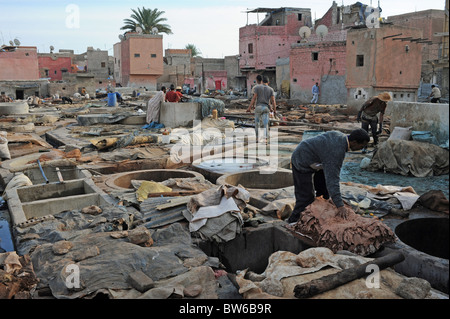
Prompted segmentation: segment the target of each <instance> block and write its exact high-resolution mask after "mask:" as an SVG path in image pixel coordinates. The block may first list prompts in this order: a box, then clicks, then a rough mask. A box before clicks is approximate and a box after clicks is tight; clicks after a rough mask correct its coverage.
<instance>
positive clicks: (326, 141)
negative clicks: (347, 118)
mask: <svg viewBox="0 0 450 319" xmlns="http://www.w3.org/2000/svg"><path fill="white" fill-rule="evenodd" d="M369 140H370V137H369V134H368V133H367V132H366V131H365V130H363V129H356V130H354V131H352V132H351V133H350V135H345V134H344V133H342V132H339V131H329V132H325V133H322V134H320V135H318V136H315V137H312V138H309V139H306V140H304V141H302V142H300V144H299V145H298V146H297V148H296V149H295V150H294V152H293V153H292V158H291V164H292V175H293V178H294V190H295V207H294V210H293V211H292V214H291V216H290V217H289V219H288V222H289V223H294V222H297V221H298V220H299V218H300V214H301V212H302V211H304V210H305V208H306V207H307V206H308V205H310V204H311V203H312V202H314V199H315V198H316V197H319V196H323V198H325V199H328V198H330V197H331V199H332V200H333V203H334V205H336V207H337V209H338V212H337V216H339V217H341V218H344V219H345V218H347V210H346V208H345V207H344V202H343V201H342V197H341V189H340V185H339V183H340V173H341V168H342V163H343V162H344V158H345V153H346V152H348V151H350V150H352V151H357V150H360V149H362V148H363V147H366V146H367V143H368V142H369Z"/></svg>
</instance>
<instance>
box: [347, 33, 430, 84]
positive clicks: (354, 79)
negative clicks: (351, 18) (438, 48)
mask: <svg viewBox="0 0 450 319" xmlns="http://www.w3.org/2000/svg"><path fill="white" fill-rule="evenodd" d="M400 33H401V34H402V35H401V37H408V36H410V37H413V38H420V37H422V30H420V29H415V28H406V27H401V26H384V27H383V28H379V29H365V30H364V29H363V30H358V31H353V30H352V31H349V32H348V33H347V59H346V60H347V61H346V63H347V70H348V71H347V79H346V86H347V87H348V88H355V87H377V86H381V85H382V86H383V87H385V88H409V89H417V88H418V87H419V84H420V73H421V62H422V44H420V43H417V42H409V41H400V40H393V38H395V37H388V38H385V37H387V36H391V35H395V34H400ZM406 46H408V49H406ZM357 55H363V56H364V66H360V67H356V56H357ZM374 66H375V67H374Z"/></svg>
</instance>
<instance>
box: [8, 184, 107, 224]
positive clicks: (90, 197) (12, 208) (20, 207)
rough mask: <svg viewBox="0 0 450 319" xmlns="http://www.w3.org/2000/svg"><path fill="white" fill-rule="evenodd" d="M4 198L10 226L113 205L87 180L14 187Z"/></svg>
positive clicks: (104, 194) (105, 195)
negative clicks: (68, 212) (76, 210)
mask: <svg viewBox="0 0 450 319" xmlns="http://www.w3.org/2000/svg"><path fill="white" fill-rule="evenodd" d="M6 199H7V202H8V208H9V213H10V215H11V220H12V222H13V225H18V224H20V223H24V222H26V221H27V220H28V219H31V218H38V217H42V216H47V215H54V214H58V213H60V212H62V211H66V210H75V209H82V208H84V207H86V206H90V205H97V206H103V205H114V200H113V199H112V198H111V197H109V196H108V195H107V194H106V193H104V192H103V191H102V190H101V189H100V188H98V187H97V186H96V185H95V184H94V182H93V181H92V180H90V179H79V180H73V181H68V182H64V183H59V182H58V183H49V184H43V185H33V186H25V187H19V188H14V189H10V190H7V191H6Z"/></svg>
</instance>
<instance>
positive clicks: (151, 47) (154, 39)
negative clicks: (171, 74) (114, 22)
mask: <svg viewBox="0 0 450 319" xmlns="http://www.w3.org/2000/svg"><path fill="white" fill-rule="evenodd" d="M114 70H115V72H114V76H115V81H116V83H118V84H120V85H122V86H129V87H145V88H146V89H148V90H156V84H157V79H158V78H159V77H160V76H161V75H163V73H164V70H163V44H162V35H153V34H138V33H130V32H129V33H126V34H125V36H124V38H123V39H122V40H121V42H118V43H116V44H114Z"/></svg>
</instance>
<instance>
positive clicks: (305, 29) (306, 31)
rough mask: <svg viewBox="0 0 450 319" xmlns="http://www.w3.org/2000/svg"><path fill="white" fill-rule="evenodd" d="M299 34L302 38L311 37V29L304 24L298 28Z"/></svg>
mask: <svg viewBox="0 0 450 319" xmlns="http://www.w3.org/2000/svg"><path fill="white" fill-rule="evenodd" d="M298 34H299V35H300V36H301V37H302V39H306V38H309V36H310V35H311V29H310V28H309V27H307V26H303V27H301V28H300V29H299V30H298Z"/></svg>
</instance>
